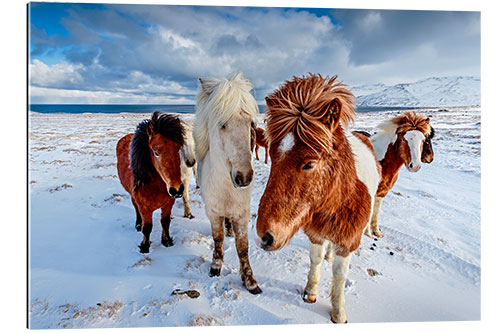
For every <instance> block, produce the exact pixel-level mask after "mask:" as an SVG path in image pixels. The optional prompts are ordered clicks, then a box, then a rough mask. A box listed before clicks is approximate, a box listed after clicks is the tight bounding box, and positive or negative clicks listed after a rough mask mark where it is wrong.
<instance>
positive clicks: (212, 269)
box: [208, 267, 220, 277]
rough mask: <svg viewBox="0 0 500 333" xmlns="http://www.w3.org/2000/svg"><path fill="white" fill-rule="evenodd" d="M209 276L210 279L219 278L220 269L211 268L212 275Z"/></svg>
mask: <svg viewBox="0 0 500 333" xmlns="http://www.w3.org/2000/svg"><path fill="white" fill-rule="evenodd" d="M208 275H209V276H210V277H214V276H219V275H220V268H213V267H210V273H208Z"/></svg>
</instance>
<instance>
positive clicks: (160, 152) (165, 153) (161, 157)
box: [116, 111, 184, 253]
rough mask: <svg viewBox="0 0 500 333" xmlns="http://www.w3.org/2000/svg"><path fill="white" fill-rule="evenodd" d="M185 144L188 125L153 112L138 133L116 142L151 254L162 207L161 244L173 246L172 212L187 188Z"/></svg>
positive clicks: (120, 171)
mask: <svg viewBox="0 0 500 333" xmlns="http://www.w3.org/2000/svg"><path fill="white" fill-rule="evenodd" d="M183 144H184V128H183V127H182V124H181V122H180V120H179V119H178V118H177V117H174V116H171V115H168V114H162V113H160V112H158V111H156V112H154V113H153V116H152V118H151V120H144V121H143V122H141V123H140V124H139V125H138V126H137V129H136V131H135V134H128V135H126V136H124V137H123V138H121V139H120V140H119V141H118V144H117V145H116V156H117V158H118V162H117V168H118V176H119V178H120V182H121V183H122V185H123V187H124V188H125V190H126V191H127V192H128V193H130V196H131V198H132V204H133V205H134V208H135V213H136V228H137V231H140V230H142V234H143V237H144V238H143V240H142V242H141V244H140V245H139V249H140V252H141V253H148V252H149V247H150V245H151V241H150V240H149V235H150V234H151V231H152V230H153V212H154V211H155V210H157V209H158V208H161V226H162V228H163V233H162V237H161V244H163V245H164V246H166V247H168V246H172V245H173V241H172V238H171V237H170V233H169V228H170V214H171V210H172V206H173V205H174V202H175V198H180V197H181V196H182V192H183V190H184V185H183V184H182V180H181V170H180V156H179V150H180V149H181V147H182V145H183Z"/></svg>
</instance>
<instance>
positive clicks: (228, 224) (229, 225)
mask: <svg viewBox="0 0 500 333" xmlns="http://www.w3.org/2000/svg"><path fill="white" fill-rule="evenodd" d="M224 230H225V233H226V236H228V237H234V231H233V222H232V221H231V219H230V218H228V217H226V218H224Z"/></svg>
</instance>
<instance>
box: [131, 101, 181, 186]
mask: <svg viewBox="0 0 500 333" xmlns="http://www.w3.org/2000/svg"><path fill="white" fill-rule="evenodd" d="M153 134H161V135H163V136H165V137H166V138H167V139H169V140H172V141H173V142H175V143H177V144H179V145H180V146H182V145H183V144H184V127H183V125H182V123H181V121H180V120H179V118H177V117H174V116H172V115H169V114H166V113H161V112H160V111H155V112H154V113H153V116H152V117H151V119H146V120H143V121H142V122H141V123H139V125H137V129H136V130H135V134H134V137H133V138H132V143H131V144H130V168H131V169H132V173H133V175H134V184H135V187H137V186H139V185H140V184H146V183H148V182H149V181H150V180H151V177H152V176H154V175H156V173H157V171H156V169H155V167H154V165H153V161H152V160H151V154H150V152H149V137H150V136H151V135H153Z"/></svg>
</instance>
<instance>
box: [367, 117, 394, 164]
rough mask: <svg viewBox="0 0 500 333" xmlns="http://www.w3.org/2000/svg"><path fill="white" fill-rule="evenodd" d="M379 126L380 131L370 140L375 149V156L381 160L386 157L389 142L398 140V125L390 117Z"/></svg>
mask: <svg viewBox="0 0 500 333" xmlns="http://www.w3.org/2000/svg"><path fill="white" fill-rule="evenodd" d="M377 128H378V129H379V131H378V132H377V134H374V135H373V136H372V137H371V138H370V141H371V143H372V145H373V149H374V150H375V156H377V160H379V161H380V160H382V159H383V158H384V156H385V152H386V151H387V147H388V146H389V144H391V143H394V142H396V139H397V136H396V131H397V129H398V125H396V124H395V123H393V122H392V119H388V120H385V121H383V122H382V123H380V124H378V125H377Z"/></svg>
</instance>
